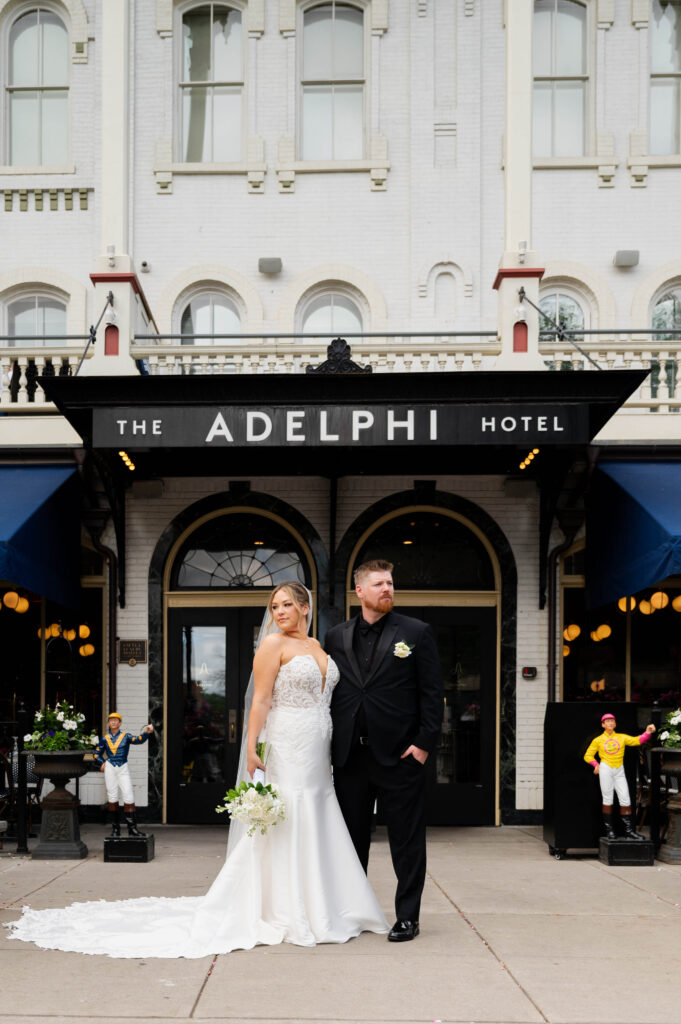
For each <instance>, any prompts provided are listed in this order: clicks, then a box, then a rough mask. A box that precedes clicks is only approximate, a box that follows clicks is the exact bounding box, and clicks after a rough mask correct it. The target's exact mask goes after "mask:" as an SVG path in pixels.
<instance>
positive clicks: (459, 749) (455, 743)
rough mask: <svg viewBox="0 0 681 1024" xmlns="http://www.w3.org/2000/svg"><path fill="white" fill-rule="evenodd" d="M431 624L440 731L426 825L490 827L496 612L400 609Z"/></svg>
mask: <svg viewBox="0 0 681 1024" xmlns="http://www.w3.org/2000/svg"><path fill="white" fill-rule="evenodd" d="M397 610H398V611H404V613H405V614H406V615H414V616H415V617H416V618H418V619H422V620H423V621H424V622H428V623H430V625H431V626H432V628H433V631H434V633H435V639H436V642H437V647H438V651H439V652H440V661H441V663H442V678H443V683H444V702H445V706H444V716H443V722H442V731H441V733H440V739H439V742H438V746H437V750H436V752H435V754H434V756H431V757H430V758H429V761H428V772H429V786H428V800H427V820H428V824H429V825H493V824H494V823H495V762H496V652H497V645H496V609H495V608H454V607H439V608H437V607H433V608H430V607H425V608H424V607H420V608H416V607H405V605H404V602H403V601H400V606H399V608H398V609H397Z"/></svg>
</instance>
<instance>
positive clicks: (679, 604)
mask: <svg viewBox="0 0 681 1024" xmlns="http://www.w3.org/2000/svg"><path fill="white" fill-rule="evenodd" d="M672 608H673V609H674V611H675V612H681V594H679V596H678V597H675V598H674V600H673V601H672Z"/></svg>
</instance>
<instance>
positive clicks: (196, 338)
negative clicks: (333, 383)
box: [0, 329, 681, 413]
mask: <svg viewBox="0 0 681 1024" xmlns="http://www.w3.org/2000/svg"><path fill="white" fill-rule="evenodd" d="M570 335H574V337H575V341H576V342H577V344H578V345H579V349H578V348H575V347H573V345H572V344H571V343H570V341H569V340H568V338H569V336H570ZM670 336H673V338H674V340H670ZM332 337H333V336H332V335H328V336H320V335H310V334H300V333H299V334H278V335H253V334H220V335H217V334H215V335H205V334H193V335H187V334H183V335H180V334H171V335H146V334H138V335H135V338H134V339H133V342H132V344H131V348H130V355H131V357H132V359H133V360H135V362H136V363H137V364H138V365H142V366H143V367H144V368H145V370H146V372H148V373H150V374H152V375H154V376H156V375H167V374H174V375H182V376H204V375H207V374H216V373H218V374H223V373H229V374H258V373H268V374H269V373H304V372H305V370H306V367H307V366H309V365H312V366H315V365H319V364H320V363H323V362H324V361H325V360H326V346H327V343H328V341H329V340H330V339H331V338H332ZM344 337H345V338H346V339H347V340H348V342H349V343H350V344H351V346H352V359H353V360H354V362H356V363H359V364H360V365H361V366H370V367H371V368H372V370H373V371H374V373H394V372H406V373H423V372H437V371H450V372H461V371H481V372H484V371H485V370H490V369H493V368H494V364H495V361H496V357H497V356H498V355H499V354H500V352H501V343H500V341H499V339H498V336H497V332H496V331H475V332H474V331H464V332H461V331H459V332H444V331H439V332H437V331H421V332H414V331H412V332H381V333H363V334H359V333H358V334H352V333H350V334H346V335H344ZM554 338H555V334H554V333H553V332H542V333H541V335H540V343H539V351H540V354H541V356H542V359H543V361H544V364H545V365H546V367H547V369H548V370H553V371H560V370H575V369H587V370H593V372H597V370H596V367H595V366H593V365H592V363H591V362H590V361H589V360H593V362H594V363H595V364H597V366H598V368H600V369H647V370H650V374H649V376H648V377H647V378H646V380H645V381H644V383H643V384H642V385H641V387H640V388H639V389H638V391H637V392H636V393H635V394H634V395H632V397H631V398H630V399H629V401H628V402H627V403H626V405H625V408H626V409H627V410H630V411H636V412H641V413H645V412H655V413H661V412H671V413H678V412H679V411H681V381H680V380H679V377H680V371H681V330H673V329H670V330H664V331H657V332H656V331H653V330H637V331H634V330H632V331H615V330H613V331H606V330H602V329H601V330H598V331H596V330H591V331H589V330H579V331H573V332H564V337H563V338H562V340H554ZM76 340H77V341H79V342H82V343H83V344H84V343H85V342H86V341H87V340H88V336H87V335H84V336H82V337H80V336H79V337H78V338H72V337H69V338H59V339H51V340H50V341H49V342H48V343H47V344H45V345H42V344H41V345H40V346H35V347H29V346H30V344H31V339H26V338H21V339H19V338H16V339H14V338H12V339H10V338H7V337H0V407H6V406H10V405H11V406H14V407H15V408H16V407H17V406H27V405H30V406H31V408H35V407H36V406H42V407H45V408H47V407H48V404H47V403H46V402H45V399H44V395H43V392H42V390H41V388H40V386H39V385H38V384H37V383H36V378H37V377H38V376H40V375H41V374H43V373H45V374H50V373H53V374H54V373H56V374H60V375H64V374H66V375H71V374H73V373H74V372H75V370H76V367H77V365H78V363H79V361H80V356H81V352H82V347H81V345H78V346H76V345H74V344H71V345H68V344H67V342H69V341H71V342H74V341H76ZM10 342H12V345H10V344H9V343H10ZM17 343H18V345H17ZM33 344H34V345H35V339H34V340H33ZM19 346H21V347H19ZM580 350H581V351H580ZM91 355H92V350H90V352H89V353H88V359H89V357H90V356H91ZM587 356H588V358H585V357H587ZM84 371H85V372H87V370H86V369H85V368H84ZM131 372H134V370H133V368H132V365H131ZM49 408H52V407H51V406H49Z"/></svg>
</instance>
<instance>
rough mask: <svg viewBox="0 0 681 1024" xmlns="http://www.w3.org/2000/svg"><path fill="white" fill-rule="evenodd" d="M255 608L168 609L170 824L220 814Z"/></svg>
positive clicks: (258, 616)
mask: <svg viewBox="0 0 681 1024" xmlns="http://www.w3.org/2000/svg"><path fill="white" fill-rule="evenodd" d="M262 614H263V612H262V609H259V608H187V609H171V610H170V611H169V614H168V630H169V636H168V743H167V772H168V777H167V817H168V821H170V822H176V823H180V822H187V823H190V822H191V823H194V822H195V823H208V822H213V821H219V820H220V816H219V815H217V814H216V813H215V807H216V806H217V804H218V802H219V801H220V800H221V799H222V797H223V796H224V793H225V790H226V789H228V788H229V787H230V786H231V785H233V782H234V779H235V776H236V770H237V765H238V760H239V749H240V745H241V731H242V710H243V700H244V692H245V690H246V686H247V685H248V679H249V676H250V673H251V666H252V662H253V649H254V643H255V637H256V636H257V633H258V629H259V627H260V623H261V621H262Z"/></svg>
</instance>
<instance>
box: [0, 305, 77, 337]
mask: <svg viewBox="0 0 681 1024" xmlns="http://www.w3.org/2000/svg"><path fill="white" fill-rule="evenodd" d="M5 321H6V330H5V331H3V332H2V333H3V334H7V335H9V336H10V340H9V341H8V342H7V344H8V346H9V347H10V348H14V347H20V346H21V345H22V344H25V345H26V347H28V348H35V347H36V346H39V345H50V344H51V343H52V341H53V340H54V339H56V338H59V337H60V336H61V335H64V334H66V303H65V302H63V301H61V300H60V299H58V298H56V297H54V296H51V295H40V294H31V295H21V296H19V297H17V298H14V299H11V300H10V301H9V302H7V304H6V309H5ZM22 338H25V339H26V341H25V342H22V340H21V339H22Z"/></svg>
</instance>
